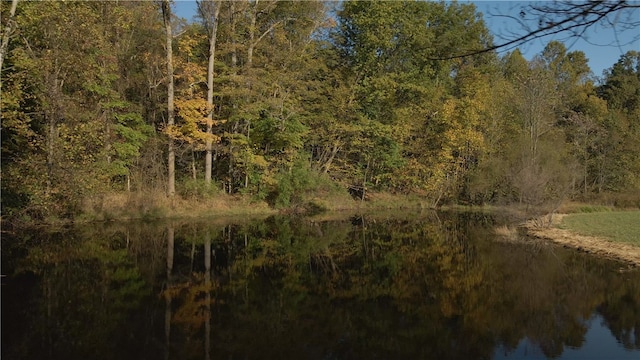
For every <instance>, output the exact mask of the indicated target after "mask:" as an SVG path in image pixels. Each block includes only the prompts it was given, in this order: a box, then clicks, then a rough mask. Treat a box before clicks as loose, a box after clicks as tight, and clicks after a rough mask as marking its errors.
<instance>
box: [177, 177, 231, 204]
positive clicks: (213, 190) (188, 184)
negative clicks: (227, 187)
mask: <svg viewBox="0 0 640 360" xmlns="http://www.w3.org/2000/svg"><path fill="white" fill-rule="evenodd" d="M176 190H177V192H178V194H180V196H182V197H183V198H185V199H191V200H207V199H211V198H213V197H215V196H216V195H219V194H220V193H221V191H220V189H219V188H218V187H217V186H216V185H215V184H207V183H206V182H205V181H204V180H203V179H186V180H183V181H182V182H180V184H179V186H178V188H177V189H176Z"/></svg>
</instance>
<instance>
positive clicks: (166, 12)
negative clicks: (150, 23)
mask: <svg viewBox="0 0 640 360" xmlns="http://www.w3.org/2000/svg"><path fill="white" fill-rule="evenodd" d="M162 19H163V20H164V27H165V32H166V38H167V45H166V46H167V77H168V81H167V125H168V126H172V125H173V124H174V117H175V110H174V105H173V97H174V90H173V47H172V46H173V33H172V30H171V4H169V0H162ZM168 150H169V151H168V152H169V155H168V159H167V160H168V164H167V168H168V176H169V179H168V183H167V187H168V189H167V191H168V193H169V196H170V197H173V196H174V195H175V194H176V153H175V150H174V144H173V139H171V138H169V145H168Z"/></svg>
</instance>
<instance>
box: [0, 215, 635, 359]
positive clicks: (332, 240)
mask: <svg viewBox="0 0 640 360" xmlns="http://www.w3.org/2000/svg"><path fill="white" fill-rule="evenodd" d="M509 221H510V220H509V219H507V218H506V217H502V216H498V215H495V214H494V215H491V214H482V213H470V212H467V213H464V212H448V213H447V212H425V213H422V214H411V215H399V214H395V215H388V214H366V215H352V216H348V217H344V218H342V219H339V220H321V219H319V218H318V219H309V218H287V217H270V218H267V219H254V220H252V219H217V220H215V221H214V220H210V221H198V222H195V221H191V222H187V221H174V222H169V223H105V224H92V225H90V226H82V227H74V228H68V229H63V230H61V229H58V230H49V231H38V232H34V233H30V234H8V233H5V234H3V239H2V274H4V277H3V278H2V288H1V289H2V359H203V358H204V359H445V360H446V359H551V358H554V359H639V358H640V271H639V270H638V269H629V268H627V267H626V266H624V265H622V264H620V263H616V262H613V261H609V260H605V259H600V258H597V257H594V256H590V255H588V254H582V253H579V252H576V251H573V250H569V249H564V248H561V247H557V246H553V245H549V244H544V243H540V242H535V241H525V242H510V241H502V240H501V239H500V238H498V237H496V235H494V229H495V227H497V226H500V225H503V224H505V223H507V222H509Z"/></svg>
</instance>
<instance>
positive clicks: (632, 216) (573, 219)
mask: <svg viewBox="0 0 640 360" xmlns="http://www.w3.org/2000/svg"><path fill="white" fill-rule="evenodd" d="M560 228H562V229H566V230H570V231H573V232H575V233H578V234H580V235H589V236H599V237H605V238H608V239H611V240H614V241H619V242H624V243H628V244H632V245H636V246H640V211H612V212H594V213H581V214H569V215H567V216H565V217H564V219H563V220H562V223H561V224H560Z"/></svg>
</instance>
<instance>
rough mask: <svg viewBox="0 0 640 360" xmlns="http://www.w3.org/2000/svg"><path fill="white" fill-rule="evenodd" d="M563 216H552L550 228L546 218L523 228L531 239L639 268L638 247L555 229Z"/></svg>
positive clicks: (530, 222) (528, 223) (531, 222)
mask: <svg viewBox="0 0 640 360" xmlns="http://www.w3.org/2000/svg"><path fill="white" fill-rule="evenodd" d="M563 217H564V215H560V214H559V215H554V216H553V218H552V219H551V226H548V225H549V220H548V218H547V217H545V218H544V219H539V220H534V221H528V222H527V223H526V224H525V225H524V228H525V229H526V231H527V233H528V234H529V235H531V236H533V237H536V238H540V239H546V240H551V241H553V242H554V243H557V244H560V245H563V246H566V247H571V248H574V249H577V250H579V251H583V252H586V253H590V254H595V255H597V256H603V257H605V258H609V259H614V260H618V261H622V262H625V263H628V264H631V265H633V266H640V247H637V246H633V245H629V244H625V243H620V242H615V241H611V240H609V239H605V238H601V237H595V236H584V235H579V234H576V233H573V232H571V231H569V230H563V229H559V228H557V226H558V225H559V224H560V223H561V221H562V218H563Z"/></svg>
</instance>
